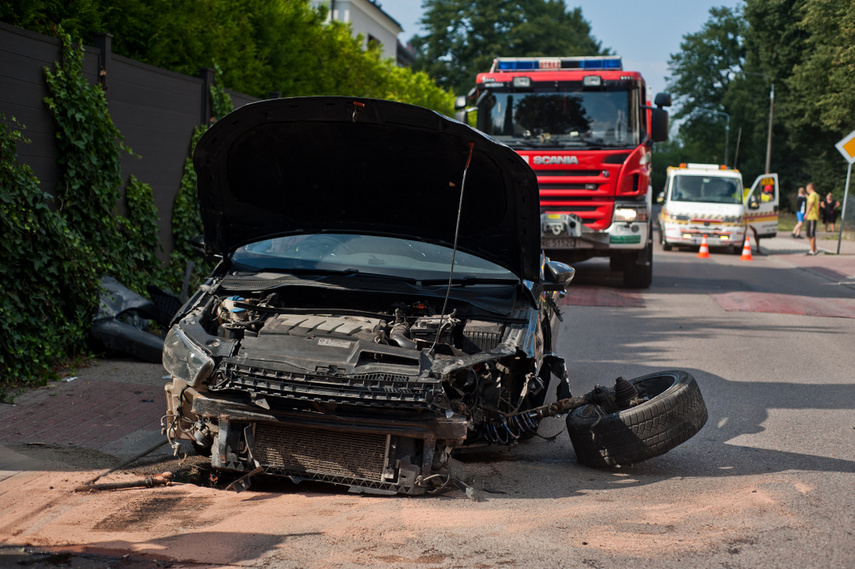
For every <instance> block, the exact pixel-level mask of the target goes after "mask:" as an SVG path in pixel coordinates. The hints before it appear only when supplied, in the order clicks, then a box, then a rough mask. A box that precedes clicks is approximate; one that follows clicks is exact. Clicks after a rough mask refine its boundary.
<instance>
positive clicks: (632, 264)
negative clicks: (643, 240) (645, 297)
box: [623, 242, 653, 288]
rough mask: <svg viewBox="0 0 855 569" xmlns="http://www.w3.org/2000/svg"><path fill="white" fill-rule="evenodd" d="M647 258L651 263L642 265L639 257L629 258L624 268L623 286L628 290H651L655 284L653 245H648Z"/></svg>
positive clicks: (650, 243)
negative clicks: (651, 286)
mask: <svg viewBox="0 0 855 569" xmlns="http://www.w3.org/2000/svg"><path fill="white" fill-rule="evenodd" d="M647 258H648V259H650V262H649V263H647V264H646V265H640V264H638V262H637V257H629V258H628V259H627V260H626V265H625V266H624V268H623V285H624V286H625V287H627V288H650V284H651V283H652V282H653V243H652V242H648V244H647Z"/></svg>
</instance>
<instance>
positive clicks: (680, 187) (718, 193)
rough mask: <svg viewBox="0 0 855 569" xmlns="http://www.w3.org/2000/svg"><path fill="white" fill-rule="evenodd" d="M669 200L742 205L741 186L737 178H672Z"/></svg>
mask: <svg viewBox="0 0 855 569" xmlns="http://www.w3.org/2000/svg"><path fill="white" fill-rule="evenodd" d="M671 199H672V200H673V201H678V202H699V203H723V204H739V203H742V184H740V183H739V180H738V179H737V178H726V177H718V176H674V180H673V182H672V184H671Z"/></svg>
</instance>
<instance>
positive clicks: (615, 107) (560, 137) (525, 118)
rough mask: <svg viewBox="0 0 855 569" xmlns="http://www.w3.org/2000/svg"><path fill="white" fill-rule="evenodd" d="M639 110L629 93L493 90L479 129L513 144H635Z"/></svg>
mask: <svg viewBox="0 0 855 569" xmlns="http://www.w3.org/2000/svg"><path fill="white" fill-rule="evenodd" d="M633 108H634V105H632V104H631V96H630V92H629V91H625V90H618V91H582V90H579V88H572V87H567V88H561V87H559V88H554V89H550V90H549V91H539V90H538V91H535V92H525V93H512V92H491V93H490V94H489V95H488V96H487V97H486V98H485V99H484V100H483V101H482V102H481V105H480V106H479V128H481V129H482V130H484V131H485V132H487V134H489V135H491V136H493V137H494V138H496V139H498V140H501V141H502V142H504V143H505V144H508V145H511V146H516V145H523V146H532V147H572V146H635V145H637V144H639V139H638V138H639V135H638V133H639V128H638V119H637V113H635V112H633Z"/></svg>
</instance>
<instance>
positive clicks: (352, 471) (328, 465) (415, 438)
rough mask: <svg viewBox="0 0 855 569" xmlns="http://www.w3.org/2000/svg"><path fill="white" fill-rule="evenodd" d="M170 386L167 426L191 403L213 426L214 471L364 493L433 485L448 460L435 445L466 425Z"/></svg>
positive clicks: (458, 435) (455, 439)
mask: <svg viewBox="0 0 855 569" xmlns="http://www.w3.org/2000/svg"><path fill="white" fill-rule="evenodd" d="M176 383H177V382H176ZM174 387H175V384H170V385H167V386H166V389H167V398H168V400H169V401H170V402H173V404H171V405H170V411H169V413H168V414H167V427H166V429H167V430H168V429H169V428H170V425H175V424H178V422H179V421H174V420H171V418H172V419H174V418H175V417H178V416H179V414H180V413H181V409H180V408H178V407H177V405H179V402H186V401H188V400H190V401H192V403H191V405H190V406H189V407H190V410H192V414H193V415H195V417H197V418H198V420H199V421H204V422H205V423H207V424H209V425H216V427H215V429H216V431H215V432H213V433H211V435H212V439H213V442H212V445H211V453H212V457H211V464H212V466H214V467H215V468H219V469H223V470H230V471H234V472H251V471H253V470H256V469H257V468H259V467H261V468H262V469H263V470H264V472H266V473H268V474H274V475H277V476H283V477H286V478H290V479H291V480H292V481H293V482H295V483H299V482H302V481H304V480H305V481H318V482H325V483H332V484H336V485H339V486H345V487H347V488H348V489H349V490H350V491H351V492H359V493H366V494H409V495H417V494H424V493H426V492H428V491H429V490H431V489H433V488H435V486H436V484H435V483H434V482H433V480H434V479H435V478H434V475H435V474H436V473H437V472H444V471H446V467H447V462H448V460H450V458H449V453H447V452H444V451H442V450H441V449H444V448H446V447H448V448H451V447H455V446H459V445H460V444H462V443H463V441H464V440H465V439H466V435H467V429H468V426H469V423H468V421H467V420H466V419H465V418H464V417H462V416H459V415H451V416H450V417H442V416H435V415H432V414H430V415H429V414H421V416H418V417H415V418H412V417H406V416H395V417H383V416H346V417H342V416H340V415H331V414H325V413H320V412H318V413H313V412H307V411H269V410H265V409H261V408H259V407H258V406H256V405H254V404H252V403H241V402H236V401H233V400H225V399H218V398H215V397H209V396H207V394H201V393H198V392H196V391H195V390H193V389H192V388H186V387H184V388H181V389H180V393H175V394H174V395H175V396H174V397H173V388H174ZM168 434H169V433H168ZM175 434H176V433H172V435H175Z"/></svg>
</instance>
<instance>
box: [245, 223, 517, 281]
mask: <svg viewBox="0 0 855 569" xmlns="http://www.w3.org/2000/svg"><path fill="white" fill-rule="evenodd" d="M451 258H452V250H451V248H449V247H443V246H440V245H435V244H432V243H425V242H422V241H413V240H409V239H401V238H397V237H381V236H376V235H351V234H338V233H317V234H308V235H292V236H286V237H276V238H273V239H265V240H263V241H257V242H255V243H251V244H249V245H245V246H243V247H240V248H238V249H237V250H236V251H235V253H234V255H233V256H232V262H233V263H234V264H237V265H239V266H240V267H242V268H244V269H247V270H281V271H289V270H291V271H312V270H317V271H324V272H326V271H341V272H348V273H354V272H356V273H360V274H373V275H381V276H391V277H401V278H410V279H418V280H427V279H430V280H434V279H447V278H448V274H449V269H450V268H451ZM454 278H455V280H457V279H463V278H476V279H478V280H479V281H480V280H485V281H490V280H497V281H505V282H506V281H508V280H509V279H511V280H515V281H517V280H519V279H518V277H516V276H515V275H514V274H513V273H512V272H511V271H509V270H508V269H506V268H504V267H501V266H499V265H497V264H495V263H492V262H490V261H487V260H485V259H482V258H480V257H477V256H475V255H471V254H469V253H466V252H463V251H457V254H456V255H455V256H454Z"/></svg>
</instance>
